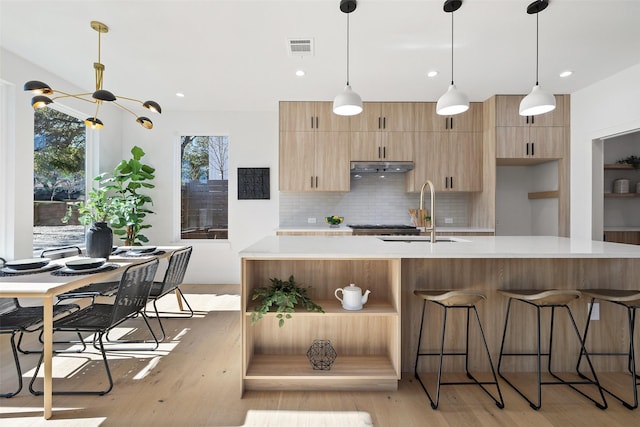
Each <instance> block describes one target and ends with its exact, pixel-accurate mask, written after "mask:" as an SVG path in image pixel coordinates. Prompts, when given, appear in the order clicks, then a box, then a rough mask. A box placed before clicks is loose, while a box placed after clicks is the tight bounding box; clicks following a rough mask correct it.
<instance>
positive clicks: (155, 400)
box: [0, 285, 640, 427]
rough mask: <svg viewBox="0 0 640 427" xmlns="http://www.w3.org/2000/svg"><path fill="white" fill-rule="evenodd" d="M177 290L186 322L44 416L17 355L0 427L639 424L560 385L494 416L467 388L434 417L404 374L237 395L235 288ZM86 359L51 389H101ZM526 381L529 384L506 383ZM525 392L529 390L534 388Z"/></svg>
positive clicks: (635, 415) (622, 385)
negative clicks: (539, 399) (394, 382)
mask: <svg viewBox="0 0 640 427" xmlns="http://www.w3.org/2000/svg"><path fill="white" fill-rule="evenodd" d="M183 289H184V291H185V293H186V294H187V298H188V300H189V302H190V303H191V305H192V307H193V308H194V309H195V310H196V316H195V317H194V318H192V319H169V320H165V321H164V325H165V328H166V330H167V335H168V339H167V340H166V341H165V342H164V343H163V344H162V345H161V347H160V349H159V350H157V351H155V352H142V351H140V352H121V353H110V354H109V362H110V366H111V368H112V373H113V376H114V381H115V386H114V389H113V390H112V391H111V393H109V394H107V395H106V396H54V398H53V402H54V415H53V419H52V420H48V421H45V420H43V418H42V398H41V397H35V396H32V395H31V394H29V392H28V390H27V384H28V381H29V378H30V376H31V375H32V373H33V368H34V365H35V363H37V361H38V356H37V355H33V354H32V355H21V358H20V360H21V363H22V366H23V373H24V378H23V379H24V381H25V387H24V388H23V390H22V392H21V393H20V394H19V395H18V396H16V397H13V398H11V399H3V398H0V426H11V427H22V426H25V427H26V426H29V427H34V426H35V427H39V426H63V425H64V426H65V427H97V426H101V427H109V426H141V427H142V426H150V427H151V426H153V427H160V426H241V425H244V423H245V420H246V421H247V423H246V425H247V426H325V425H326V426H332V427H340V426H341V425H344V426H355V425H363V426H365V425H371V424H369V423H368V422H367V420H368V419H369V418H368V417H370V420H371V422H372V423H373V425H375V426H393V427H395V426H403V427H413V426H415V427H418V426H420V427H423V426H466V425H473V426H487V427H488V426H513V425H518V426H536V427H539V426H542V427H544V426H563V427H564V426H574V425H575V426H583V425H607V426H618V425H619V426H629V425H636V424H638V422H639V420H640V411H639V410H635V411H630V410H628V409H626V408H624V407H623V406H622V405H620V404H619V403H618V402H616V401H614V400H613V399H609V409H607V410H606V411H601V410H599V409H597V408H596V407H595V406H594V405H593V404H592V403H591V402H589V401H587V400H586V399H584V398H583V397H581V396H579V395H578V394H577V393H574V392H571V391H569V389H568V388H567V387H562V386H547V387H546V388H545V389H543V406H542V409H541V410H540V411H534V410H532V409H531V408H530V407H529V405H528V404H527V403H526V402H525V401H524V400H523V399H522V398H521V397H520V396H518V395H517V394H516V393H515V392H514V391H513V390H511V389H510V388H508V386H507V385H506V384H505V383H504V382H503V383H501V385H502V392H503V395H504V400H505V405H506V407H505V409H504V410H500V409H498V408H497V407H496V406H495V404H494V403H493V402H492V401H491V400H490V399H489V398H488V397H487V396H486V395H485V394H484V393H482V391H481V390H479V389H478V388H477V387H474V386H448V387H444V388H443V389H442V391H441V400H440V407H439V409H438V410H436V411H434V410H432V409H431V408H430V406H429V402H428V400H427V397H426V396H425V394H424V392H423V391H422V389H421V387H420V384H419V383H418V382H417V381H415V380H414V379H413V375H412V374H411V373H403V376H402V380H401V381H400V383H399V386H398V390H397V391H395V392H359V391H353V392H308V391H305V392H247V393H245V395H244V397H243V398H240V375H241V372H240V369H241V360H240V358H241V356H240V355H241V350H240V345H241V342H240V314H239V307H240V299H239V296H238V294H239V291H240V286H239V285H238V286H237V285H224V286H204V285H198V286H195V285H192V286H184V288H183ZM162 302H163V304H164V305H165V306H166V307H167V308H168V309H171V308H173V309H175V308H176V307H177V304H176V299H175V298H173V297H171V296H169V297H167V298H165V300H164V301H162ZM294 317H295V315H294ZM293 321H295V319H294V320H293ZM141 325H142V321H140V320H139V319H136V320H133V321H130V322H127V323H125V324H124V325H123V328H121V329H120V330H119V332H120V334H121V335H127V334H130V335H131V336H140V333H141V331H139V330H138V328H139V327H140V326H141ZM152 325H153V326H155V327H157V324H154V323H152ZM116 335H117V334H114V335H113V337H114V338H115V337H116ZM0 340H1V341H0V344H1V347H0V388H1V389H2V390H3V391H4V390H6V389H7V388H10V387H12V386H13V384H15V381H16V374H15V369H14V367H13V362H12V359H11V354H10V350H9V342H8V337H7V336H2V337H1V338H0ZM26 344H27V346H29V347H30V348H35V347H36V346H37V344H36V337H35V334H31V335H30V336H28V340H27V342H26ZM90 356H91V357H87V354H86V353H82V354H68V355H59V356H57V357H56V358H55V364H54V374H55V375H56V377H55V378H54V387H55V389H56V390H59V389H63V388H64V389H74V388H78V387H80V386H86V385H87V384H91V385H92V386H93V385H95V386H96V387H100V386H103V385H104V382H105V381H106V378H105V375H104V370H103V366H102V364H101V360H100V358H99V355H98V354H97V352H95V351H92V352H91V353H90ZM96 357H97V358H96ZM62 376H64V377H65V378H60V377H62ZM429 378H430V377H429V375H427V379H429ZM527 380H531V381H533V378H532V377H530V376H529V377H525V376H519V377H518V378H516V381H520V382H521V381H527ZM63 381H64V384H63ZM607 383H608V384H611V386H612V387H615V388H616V389H618V390H620V391H621V392H626V393H627V394H626V395H627V396H630V394H631V393H630V379H629V376H628V375H625V374H622V373H616V374H612V375H609V376H608V377H607ZM530 390H531V392H532V393H533V391H534V389H533V388H530ZM247 414H249V416H247ZM367 415H368V417H367ZM355 420H358V422H359V421H362V423H361V424H357V423H356V421H355Z"/></svg>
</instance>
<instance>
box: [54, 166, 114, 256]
mask: <svg viewBox="0 0 640 427" xmlns="http://www.w3.org/2000/svg"><path fill="white" fill-rule="evenodd" d="M103 177H104V175H99V176H97V177H95V178H94V180H95V181H102V179H103ZM75 206H76V207H77V209H78V221H79V222H80V224H82V225H87V226H89V228H88V230H87V233H86V235H85V245H86V251H87V255H88V256H90V257H92V258H93V257H95V258H107V259H108V258H109V255H110V254H111V250H112V248H113V230H111V228H109V225H108V222H109V220H110V219H111V217H112V215H113V205H112V203H111V200H110V197H109V195H108V189H107V188H106V187H96V188H93V189H92V190H91V191H90V192H89V197H88V198H87V200H86V201H85V202H79V203H78V204H76V205H75ZM72 213H73V206H69V209H68V210H67V214H66V215H65V216H64V217H63V218H62V222H64V223H67V222H68V221H69V219H70V218H71V216H72Z"/></svg>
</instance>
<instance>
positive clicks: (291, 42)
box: [287, 38, 313, 56]
mask: <svg viewBox="0 0 640 427" xmlns="http://www.w3.org/2000/svg"><path fill="white" fill-rule="evenodd" d="M287 51H288V52H289V56H309V55H311V56H313V39H312V38H295V39H288V40H287Z"/></svg>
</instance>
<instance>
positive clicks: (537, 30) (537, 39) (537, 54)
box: [536, 12, 540, 86]
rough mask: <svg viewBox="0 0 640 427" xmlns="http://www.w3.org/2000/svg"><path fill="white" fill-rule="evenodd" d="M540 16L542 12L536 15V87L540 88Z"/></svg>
mask: <svg viewBox="0 0 640 427" xmlns="http://www.w3.org/2000/svg"><path fill="white" fill-rule="evenodd" d="M538 15H540V12H538V13H536V86H538V56H539V53H538V44H539V43H540V41H539V38H540V35H539V34H540V33H539V31H540V30H539V27H538Z"/></svg>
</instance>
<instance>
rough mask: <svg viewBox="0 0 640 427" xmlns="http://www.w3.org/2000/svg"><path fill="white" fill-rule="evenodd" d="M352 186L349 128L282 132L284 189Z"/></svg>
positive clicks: (281, 187) (336, 188) (281, 182)
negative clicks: (343, 130)
mask: <svg viewBox="0 0 640 427" xmlns="http://www.w3.org/2000/svg"><path fill="white" fill-rule="evenodd" d="M349 188H350V177H349V132H319V131H318V132H280V191H299V192H303V191H349Z"/></svg>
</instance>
